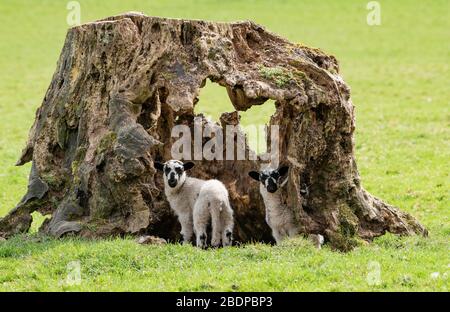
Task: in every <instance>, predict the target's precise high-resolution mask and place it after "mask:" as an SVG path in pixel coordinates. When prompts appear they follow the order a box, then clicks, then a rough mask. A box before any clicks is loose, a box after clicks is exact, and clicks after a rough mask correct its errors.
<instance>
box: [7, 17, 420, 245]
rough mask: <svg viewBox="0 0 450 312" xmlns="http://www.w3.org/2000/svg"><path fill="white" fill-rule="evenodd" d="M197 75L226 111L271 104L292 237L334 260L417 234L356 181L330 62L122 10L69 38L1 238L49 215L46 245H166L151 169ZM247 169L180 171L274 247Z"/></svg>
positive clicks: (248, 232)
mask: <svg viewBox="0 0 450 312" xmlns="http://www.w3.org/2000/svg"><path fill="white" fill-rule="evenodd" d="M206 79H210V80H212V81H213V82H216V83H218V84H220V85H221V86H223V87H225V89H226V91H227V92H228V94H229V97H230V100H231V102H232V104H233V106H234V108H235V109H236V111H245V110H247V109H248V108H250V107H251V106H253V105H264V103H265V102H266V101H267V100H268V99H272V100H275V103H276V113H275V114H274V115H273V116H272V118H271V120H270V124H271V125H279V127H280V155H281V162H282V163H285V164H289V165H290V167H291V170H290V174H289V183H288V185H287V188H286V190H284V191H283V192H285V194H284V196H285V198H286V201H287V203H288V205H289V207H291V208H292V209H293V210H294V211H295V215H296V218H297V222H298V224H299V227H300V229H301V231H302V232H303V233H305V234H307V233H321V234H323V235H325V237H326V239H327V240H328V241H329V242H330V243H331V244H332V245H333V246H334V247H336V248H338V249H341V250H348V249H351V248H352V247H353V246H354V245H355V244H357V242H358V240H359V239H366V240H370V239H371V238H373V237H375V236H378V235H382V234H383V233H385V232H386V231H390V232H393V233H397V234H412V233H420V234H426V230H425V229H424V228H423V227H422V226H421V225H420V224H419V223H418V222H417V221H416V220H415V219H414V218H412V217H411V216H409V215H407V214H405V213H403V212H401V211H399V210H397V209H396V208H394V207H392V206H390V205H388V204H385V203H384V202H382V201H381V200H379V199H377V198H375V197H373V196H371V195H370V194H368V193H367V192H366V191H365V190H364V189H363V188H362V186H361V185H360V178H359V175H358V171H357V168H356V163H355V158H354V142H353V133H354V130H355V123H354V108H353V105H352V102H351V99H350V90H349V88H348V86H347V85H346V84H345V83H344V81H343V80H342V78H341V77H340V75H339V67H338V62H337V61H336V59H335V58H334V57H333V56H329V55H327V54H325V53H323V52H322V51H320V50H318V49H311V48H308V47H305V46H301V45H296V44H292V43H290V42H288V41H286V40H285V39H282V38H280V37H278V36H277V35H275V34H272V33H270V32H268V31H266V30H265V29H264V28H263V27H261V26H259V25H256V24H254V23H252V22H237V23H214V22H206V21H191V20H176V19H164V18H156V17H148V16H145V15H141V14H137V13H126V14H123V15H120V16H114V17H110V18H107V19H105V20H101V21H97V22H94V23H89V24H85V25H81V26H78V27H74V28H71V29H70V30H69V31H68V33H67V38H66V41H65V44H64V47H63V50H62V52H61V56H60V59H59V62H58V65H57V69H56V72H55V74H54V76H53V79H52V82H51V84H50V87H49V89H48V91H47V93H46V95H45V97H44V101H43V103H42V105H41V107H40V108H39V109H38V111H37V114H36V120H35V123H34V125H33V127H32V128H31V130H30V135H29V140H28V143H27V146H26V148H25V149H24V151H23V154H22V156H21V158H20V160H19V161H18V165H22V164H25V163H27V162H30V161H31V162H32V164H33V165H32V172H31V174H30V184H29V189H28V193H27V194H26V195H25V197H24V198H23V200H22V201H21V202H20V203H19V204H18V206H17V207H16V208H15V209H14V210H12V211H11V212H10V213H9V214H8V215H7V216H5V217H4V218H3V219H1V220H0V232H2V233H3V234H2V235H3V236H9V235H12V234H15V233H19V232H24V231H27V230H28V228H29V226H30V223H31V216H30V213H32V212H33V211H35V210H37V211H40V212H41V213H43V214H51V218H50V219H49V220H47V221H46V222H44V224H43V226H42V228H41V231H43V232H45V233H49V234H52V235H56V236H61V235H64V234H65V233H68V232H75V233H78V234H79V235H84V236H96V237H97V236H105V235H117V234H125V233H141V232H142V233H144V232H145V233H148V234H152V235H157V236H161V237H164V238H167V239H176V238H177V237H178V231H179V225H178V223H177V220H176V218H175V217H174V215H173V214H172V212H171V210H170V208H169V205H168V203H167V201H166V200H165V198H164V194H163V192H162V190H163V182H162V179H161V176H160V175H158V174H156V172H155V169H154V167H153V161H154V160H163V159H169V158H171V155H170V147H171V144H172V143H173V138H171V136H170V134H171V128H172V127H173V126H174V125H177V124H185V125H188V126H189V127H193V123H194V117H195V114H194V105H195V103H196V102H197V101H198V99H197V97H198V94H199V91H200V89H201V87H203V86H204V85H205V81H206ZM210 105H214V103H210ZM227 124H239V116H238V113H237V112H230V113H226V112H224V114H223V115H222V117H221V126H222V127H223V126H225V125H227ZM208 125H210V121H207V120H206V119H204V118H203V126H205V127H206V126H208ZM246 150H247V153H251V152H252V151H250V149H249V148H248V146H247V145H246ZM224 153H226V151H224ZM258 168H259V163H258V162H257V161H254V160H242V161H230V160H228V161H212V162H211V161H197V162H196V167H195V169H194V170H193V171H192V172H191V174H192V175H193V176H197V177H199V178H217V179H220V180H221V181H223V182H224V183H225V184H226V186H227V188H228V189H229V192H230V197H231V203H232V206H233V208H234V210H235V217H236V229H235V237H236V239H237V240H238V241H242V242H246V241H250V240H262V241H270V240H271V235H270V229H269V228H268V226H267V225H266V223H265V221H264V204H263V201H262V198H261V197H260V195H259V191H258V185H257V183H253V182H252V181H250V178H249V177H248V176H247V172H248V171H249V170H254V169H258ZM305 190H307V191H305Z"/></svg>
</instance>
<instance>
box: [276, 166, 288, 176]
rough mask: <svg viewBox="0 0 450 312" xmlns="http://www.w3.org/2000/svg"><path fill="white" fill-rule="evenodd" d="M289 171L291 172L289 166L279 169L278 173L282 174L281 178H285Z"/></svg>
mask: <svg viewBox="0 0 450 312" xmlns="http://www.w3.org/2000/svg"><path fill="white" fill-rule="evenodd" d="M288 171H289V167H288V166H283V167H280V168H278V173H279V174H280V176H284V175H285V174H286V173H288Z"/></svg>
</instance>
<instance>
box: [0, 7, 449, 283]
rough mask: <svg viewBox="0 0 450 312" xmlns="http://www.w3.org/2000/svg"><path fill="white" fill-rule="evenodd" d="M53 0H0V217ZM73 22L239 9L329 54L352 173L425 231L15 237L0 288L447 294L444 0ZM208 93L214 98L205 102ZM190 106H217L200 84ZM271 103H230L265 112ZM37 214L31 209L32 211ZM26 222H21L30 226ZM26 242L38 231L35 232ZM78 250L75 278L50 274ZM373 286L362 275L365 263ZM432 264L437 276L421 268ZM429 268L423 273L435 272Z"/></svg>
mask: <svg viewBox="0 0 450 312" xmlns="http://www.w3.org/2000/svg"><path fill="white" fill-rule="evenodd" d="M66 3H67V2H66V1H50V0H47V1H39V2H37V1H24V0H19V1H17V0H14V1H13V0H2V1H1V3H0V20H1V23H2V27H1V30H0V215H4V214H6V213H7V211H9V210H10V209H11V208H13V207H14V206H15V204H16V203H17V202H18V201H19V200H20V198H21V196H22V195H23V194H24V193H25V190H26V185H27V177H28V172H29V169H30V167H29V165H26V166H24V167H14V163H15V161H16V160H17V159H18V157H19V155H20V151H21V149H22V148H23V147H24V145H25V142H26V138H27V133H28V130H29V128H30V127H31V125H32V122H33V119H34V115H35V110H36V108H37V107H38V106H39V105H40V103H41V101H42V99H43V97H44V94H45V91H46V88H47V87H48V85H49V83H50V81H51V76H52V74H53V71H54V70H55V66H56V61H57V59H58V56H59V52H60V50H61V47H62V44H63V41H64V38H65V32H66V30H67V27H68V26H67V24H66V14H67V10H66ZM80 3H81V10H82V11H81V13H82V16H81V17H82V22H86V21H92V20H95V19H98V18H102V17H105V16H108V15H113V14H118V13H121V12H124V11H129V10H135V11H143V12H145V13H146V14H148V15H158V16H170V17H183V18H197V19H208V20H222V21H231V20H243V19H251V20H254V21H256V22H257V23H260V24H262V25H264V26H265V27H267V28H268V29H269V30H271V31H273V32H276V33H278V34H280V35H282V36H284V37H286V38H288V39H289V40H291V41H293V42H298V43H302V44H306V45H308V46H315V47H320V48H322V49H323V50H324V51H326V52H328V53H331V54H334V55H335V56H336V57H337V58H338V59H339V61H340V64H341V73H342V75H343V76H344V79H345V80H346V82H347V83H348V84H349V85H350V86H351V88H352V99H353V103H354V104H355V106H356V116H357V130H356V155H357V161H358V168H359V170H360V173H361V176H362V179H363V184H364V186H365V188H366V189H368V191H370V192H371V193H372V194H374V195H376V196H379V197H381V198H383V199H384V200H386V201H387V202H389V203H392V204H394V205H396V206H398V207H400V208H401V209H403V210H404V211H407V212H409V213H411V214H413V215H414V216H415V217H417V218H418V219H419V220H420V221H421V222H422V223H423V224H424V225H425V226H426V227H427V228H428V229H429V231H430V237H429V238H426V239H424V238H419V237H410V238H397V237H394V236H391V235H389V236H386V237H381V238H379V239H377V240H376V241H375V243H374V244H371V245H368V246H363V247H359V248H357V249H356V250H354V251H352V252H350V253H347V254H341V253H337V252H332V251H330V250H328V248H325V249H323V250H322V251H316V250H314V249H312V248H311V247H310V246H309V245H308V244H307V243H306V242H304V241H302V240H300V239H298V240H296V241H294V242H291V243H288V244H286V245H285V246H280V247H271V246H265V245H260V244H255V245H246V246H242V247H233V248H228V249H221V250H210V251H200V250H196V249H195V248H193V247H187V246H179V245H167V246H163V247H153V246H140V245H137V244H136V243H134V241H133V240H132V239H131V238H129V239H124V240H120V239H115V240H104V241H85V240H77V239H69V238H68V239H63V240H53V239H48V238H40V239H38V238H37V236H35V235H32V236H31V237H26V236H19V237H16V238H13V239H12V240H10V241H7V242H0V290H108V291H109V290H338V291H343V290H387V291H393V290H400V291H404V290H413V291H419V290H438V291H448V288H449V279H448V274H450V272H449V271H450V267H449V265H450V258H449V236H450V220H449V216H450V213H449V200H448V195H449V177H448V168H449V159H450V148H449V133H450V131H449V128H450V127H449V123H450V118H449V117H450V115H449V107H450V92H449V85H450V70H449V67H450V46H449V42H450V32H449V29H450V15H449V12H450V10H449V4H448V1H446V0H443V1H380V3H381V14H382V19H381V22H382V24H381V25H380V26H372V27H370V26H368V25H367V24H366V14H367V10H366V9H365V5H366V3H367V2H366V1H320V2H319V1H313V0H310V1H301V2H300V1H295V0H292V1H287V0H286V1H279V2H277V4H276V5H274V2H272V1H246V2H245V3H241V1H193V2H188V1H181V0H178V1H156V0H155V1H146V2H143V1H80ZM210 103H214V105H211V104H210ZM196 109H197V111H201V112H204V113H205V114H206V115H210V116H212V117H213V118H215V119H217V118H218V112H219V111H223V110H227V111H231V110H232V107H231V104H230V103H229V100H228V99H227V96H226V91H225V90H224V89H223V88H221V87H217V86H213V85H207V87H205V89H204V90H202V92H201V94H200V102H199V104H198V107H197V108H196ZM271 112H273V105H263V106H260V107H255V108H252V109H250V110H249V111H248V112H245V113H244V114H243V121H244V124H246V125H249V124H263V123H265V122H267V120H268V118H269V116H270V113H271ZM37 219H38V220H40V221H42V217H40V218H37ZM36 227H37V224H34V225H33V231H35V230H36ZM37 240H40V241H37ZM71 261H79V263H80V266H81V278H82V281H81V284H80V285H74V286H70V285H67V283H65V282H64V280H65V279H66V276H67V273H68V272H67V270H68V268H67V265H68V263H70V262H71ZM372 261H376V262H377V263H379V265H380V268H381V284H380V285H373V286H370V285H369V284H368V283H367V281H366V278H367V274H368V273H369V271H370V263H371V262H372ZM435 272H439V276H438V277H437V278H432V277H431V274H433V273H435ZM435 275H436V274H435Z"/></svg>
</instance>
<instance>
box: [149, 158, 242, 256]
mask: <svg viewBox="0 0 450 312" xmlns="http://www.w3.org/2000/svg"><path fill="white" fill-rule="evenodd" d="M193 166H194V164H193V163H192V162H187V163H184V164H183V163H182V162H181V161H178V160H169V161H167V162H165V163H164V164H162V163H159V162H155V168H156V169H158V170H160V171H163V173H164V190H165V194H166V198H167V200H168V201H169V204H170V207H171V208H172V209H173V210H174V212H175V214H176V215H177V216H178V220H179V221H180V223H181V234H182V235H183V242H190V241H191V239H192V235H193V233H194V232H195V235H196V244H197V246H198V247H201V248H205V247H206V241H207V232H206V228H207V226H208V224H209V222H210V221H211V228H212V235H211V245H212V246H213V247H218V246H220V243H221V242H222V245H223V246H229V245H231V243H232V233H233V210H232V209H231V206H230V203H229V199H228V191H227V189H226V188H225V186H224V185H223V183H222V182H220V181H218V180H207V181H205V180H200V179H196V178H192V177H188V176H187V175H186V171H187V170H189V169H191V168H192V167H193Z"/></svg>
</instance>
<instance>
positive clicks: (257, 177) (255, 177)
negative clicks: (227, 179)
mask: <svg viewBox="0 0 450 312" xmlns="http://www.w3.org/2000/svg"><path fill="white" fill-rule="evenodd" d="M248 175H249V176H250V177H251V178H252V179H255V180H256V181H259V172H256V171H250V172H249V173H248Z"/></svg>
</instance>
